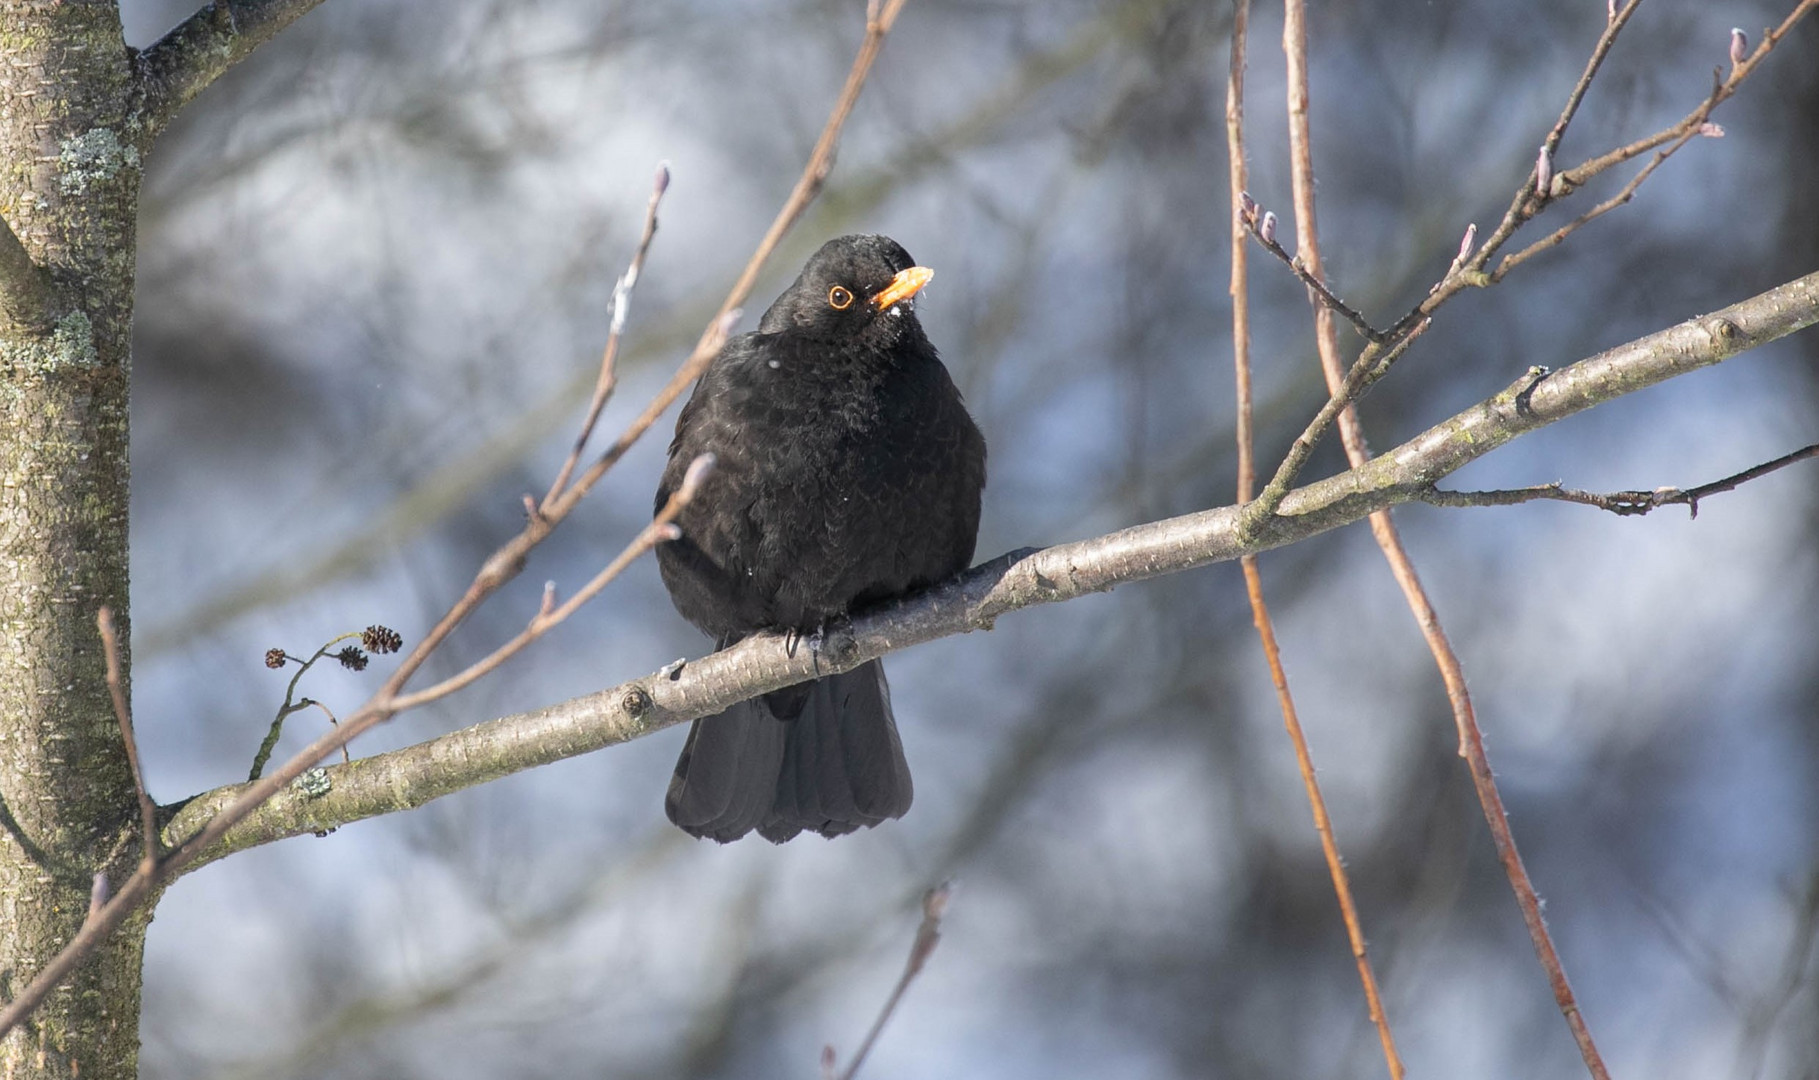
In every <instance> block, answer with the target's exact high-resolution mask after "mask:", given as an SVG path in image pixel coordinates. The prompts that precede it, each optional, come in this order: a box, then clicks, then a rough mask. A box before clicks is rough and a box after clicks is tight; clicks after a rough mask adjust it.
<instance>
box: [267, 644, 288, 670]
mask: <svg viewBox="0 0 1819 1080" xmlns="http://www.w3.org/2000/svg"><path fill="white" fill-rule="evenodd" d="M265 666H266V667H268V668H272V669H273V670H276V669H278V668H281V667H283V666H284V650H283V649H267V650H265Z"/></svg>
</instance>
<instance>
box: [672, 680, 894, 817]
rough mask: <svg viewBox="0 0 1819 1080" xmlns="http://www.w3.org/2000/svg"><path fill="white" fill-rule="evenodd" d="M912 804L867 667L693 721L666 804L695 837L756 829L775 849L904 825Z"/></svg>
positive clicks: (886, 691)
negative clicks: (885, 824) (898, 821)
mask: <svg viewBox="0 0 1819 1080" xmlns="http://www.w3.org/2000/svg"><path fill="white" fill-rule="evenodd" d="M797 709H799V710H800V711H796V710H797ZM793 711H795V712H796V715H795V716H794V718H793V719H779V718H778V717H779V715H780V714H781V715H785V716H787V715H788V714H789V713H790V712H793ZM913 797H914V790H913V788H912V786H911V783H910V774H909V763H908V762H907V761H905V760H904V757H903V743H902V742H901V741H900V740H899V739H898V737H897V723H896V720H895V718H894V717H893V716H892V715H891V699H890V687H889V686H888V685H886V683H885V681H884V668H883V666H882V665H880V664H879V663H878V662H877V661H875V660H874V661H872V662H871V663H869V664H865V665H862V666H860V667H858V668H855V669H854V670H852V671H849V672H846V673H844V674H840V675H831V676H829V677H827V678H825V679H818V680H816V681H814V682H812V683H808V684H805V685H804V687H802V688H800V689H798V690H797V691H796V692H795V693H790V692H787V691H780V692H779V693H778V694H773V695H768V696H767V697H764V698H758V699H756V700H754V701H746V702H741V703H740V704H738V705H735V706H733V707H732V708H730V709H728V710H727V711H725V712H723V713H721V714H720V715H718V716H709V717H703V718H702V719H700V720H697V721H695V726H694V729H693V730H691V731H690V732H689V737H688V744H687V745H686V746H684V747H683V749H682V757H681V759H680V760H679V761H677V762H676V775H675V777H674V778H673V779H671V781H670V789H669V797H668V798H667V799H666V800H665V804H664V805H665V809H666V810H668V812H669V817H670V820H671V821H673V822H675V823H676V824H677V825H679V826H680V827H682V828H683V829H684V830H686V831H687V832H689V833H691V834H693V835H695V836H700V837H712V838H713V839H715V840H718V841H720V842H721V843H726V842H727V841H730V840H737V839H738V838H739V837H741V836H744V835H745V834H746V833H748V832H750V831H751V830H752V829H754V828H756V829H757V830H758V831H759V833H760V834H761V835H763V836H764V838H765V839H767V840H769V841H771V842H772V843H777V844H781V843H783V842H784V841H785V840H788V839H790V838H791V837H793V836H795V835H796V834H797V833H799V832H802V831H803V830H805V829H806V830H808V831H810V832H818V833H820V834H821V835H823V836H828V837H833V836H841V835H844V834H846V833H849V832H852V831H853V830H855V829H857V828H859V827H860V826H862V825H863V826H866V827H870V826H873V825H876V824H878V823H879V822H881V821H884V820H885V819H887V818H896V817H902V816H903V814H904V812H905V811H907V810H908V809H909V807H910V800H911V799H912V798H913Z"/></svg>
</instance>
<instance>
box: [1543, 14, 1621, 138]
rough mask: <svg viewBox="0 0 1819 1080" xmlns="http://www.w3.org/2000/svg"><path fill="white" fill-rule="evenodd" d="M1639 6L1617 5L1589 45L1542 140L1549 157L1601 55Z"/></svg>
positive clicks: (1599, 64) (1594, 75)
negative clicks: (1589, 51) (1557, 115)
mask: <svg viewBox="0 0 1819 1080" xmlns="http://www.w3.org/2000/svg"><path fill="white" fill-rule="evenodd" d="M1641 6H1642V0H1629V3H1627V4H1624V5H1623V7H1621V8H1619V9H1617V10H1616V11H1615V12H1614V13H1613V14H1612V15H1611V16H1610V18H1608V19H1606V20H1605V21H1604V32H1603V33H1602V34H1599V35H1598V44H1596V45H1594V46H1592V55H1591V57H1590V58H1589V59H1587V60H1586V62H1585V70H1584V71H1582V72H1580V73H1579V81H1578V82H1577V83H1575V84H1574V85H1573V92H1572V93H1570V94H1568V95H1567V96H1566V106H1565V107H1564V108H1562V109H1561V110H1560V119H1558V120H1556V121H1554V126H1553V128H1552V129H1550V130H1549V131H1548V133H1547V138H1546V139H1543V140H1542V142H1541V149H1542V150H1543V152H1545V153H1546V154H1547V155H1548V156H1549V157H1552V156H1553V155H1554V153H1555V152H1556V151H1558V150H1559V149H1560V140H1562V139H1564V138H1566V128H1567V125H1568V124H1571V123H1572V122H1573V117H1574V116H1575V115H1576V114H1577V113H1578V112H1579V103H1580V102H1581V101H1584V100H1585V92H1586V91H1587V90H1589V89H1591V86H1592V80H1593V79H1595V78H1597V77H1598V69H1599V68H1600V67H1603V66H1604V58H1605V57H1606V56H1608V55H1610V51H1611V46H1612V45H1615V44H1616V43H1617V35H1618V34H1620V33H1622V32H1623V27H1624V25H1625V24H1627V23H1628V22H1629V21H1630V16H1631V15H1634V14H1635V13H1636V9H1637V8H1639V7H1641Z"/></svg>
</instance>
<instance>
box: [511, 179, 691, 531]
mask: <svg viewBox="0 0 1819 1080" xmlns="http://www.w3.org/2000/svg"><path fill="white" fill-rule="evenodd" d="M667 190H669V163H668V162H665V163H663V164H661V165H658V166H657V178H656V179H655V180H654V181H652V183H651V201H650V203H649V205H647V206H646V207H645V209H644V232H643V233H642V234H640V236H639V237H638V248H637V250H636V251H634V252H633V253H632V262H631V265H630V266H628V267H626V268H625V273H624V274H622V275H621V276H620V278H619V281H618V283H617V284H615V285H614V286H613V310H612V319H611V323H610V325H609V327H608V329H607V335H606V351H605V352H603V353H601V355H600V375H599V377H598V378H597V379H595V380H594V397H593V400H591V401H589V402H588V403H587V418H586V419H585V420H583V421H582V422H581V433H580V434H579V435H577V436H575V445H574V447H573V448H572V449H571V450H569V452H568V459H567V460H566V461H564V462H563V463H562V468H561V470H559V471H558V472H557V473H556V479H555V482H553V483H551V484H550V486H549V491H548V492H547V493H546V494H545V495H544V496H543V502H542V503H540V504H539V503H532V502H530V501H529V500H528V499H527V500H526V502H527V505H528V508H529V510H530V511H531V512H532V513H542V509H541V508H542V507H547V506H549V505H550V504H551V503H553V502H554V501H555V499H556V496H558V495H560V494H562V489H563V488H564V487H566V486H567V485H568V478H569V477H571V476H573V475H574V474H575V466H576V465H578V464H580V463H581V452H582V451H583V450H585V449H587V440H588V439H590V438H592V437H593V434H594V425H595V424H596V423H598V422H599V421H600V410H601V409H603V408H605V407H606V399H607V398H609V397H611V396H612V393H613V387H614V386H616V385H617V384H618V382H619V375H618V365H617V361H618V359H619V338H620V336H621V335H623V334H624V333H625V320H626V311H627V308H628V306H629V305H630V304H631V299H632V290H633V289H635V288H637V287H638V278H639V276H640V275H642V274H643V273H644V257H645V256H646V255H648V254H649V253H650V250H651V241H652V240H653V239H654V238H655V237H656V235H657V205H658V204H659V203H661V202H662V201H663V193H664V192H665V191H667Z"/></svg>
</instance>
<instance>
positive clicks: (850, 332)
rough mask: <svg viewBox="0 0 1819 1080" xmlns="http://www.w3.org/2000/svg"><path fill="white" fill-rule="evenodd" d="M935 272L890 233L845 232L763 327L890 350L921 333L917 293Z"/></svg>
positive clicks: (826, 247)
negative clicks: (910, 336) (920, 261)
mask: <svg viewBox="0 0 1819 1080" xmlns="http://www.w3.org/2000/svg"><path fill="white" fill-rule="evenodd" d="M934 276H935V272H934V271H933V270H930V269H929V268H927V267H925V266H917V265H916V261H915V260H914V259H912V258H910V256H909V252H907V251H905V250H903V246H902V245H901V244H898V243H897V242H896V241H895V240H892V239H891V238H890V237H888V236H841V237H836V238H835V239H832V240H829V241H828V242H827V243H825V244H823V245H821V250H820V251H817V252H815V254H814V255H813V256H812V257H810V259H809V260H808V265H807V266H804V267H803V268H802V274H801V276H800V277H798V278H797V279H796V283H795V284H793V285H791V286H790V287H789V288H788V289H786V290H785V291H784V293H783V295H782V296H779V297H778V298H777V302H776V303H774V304H772V305H771V306H770V309H769V310H768V311H766V312H765V313H764V318H763V320H761V321H760V322H759V324H758V329H759V330H761V331H763V332H765V333H771V334H774V333H777V332H779V331H783V330H791V331H794V332H796V333H798V334H802V335H804V336H806V337H811V338H815V339H816V340H820V341H828V342H837V343H848V342H850V343H853V344H862V345H869V346H871V347H873V348H879V349H886V348H889V347H891V346H892V345H894V344H896V343H897V342H898V341H899V340H901V339H902V338H903V337H905V336H906V335H910V334H916V335H919V334H921V332H922V327H921V325H920V324H919V323H917V321H916V311H915V296H916V293H917V292H919V291H921V289H922V287H923V286H924V285H927V284H928V282H929V279H930V278H932V277H934Z"/></svg>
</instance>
